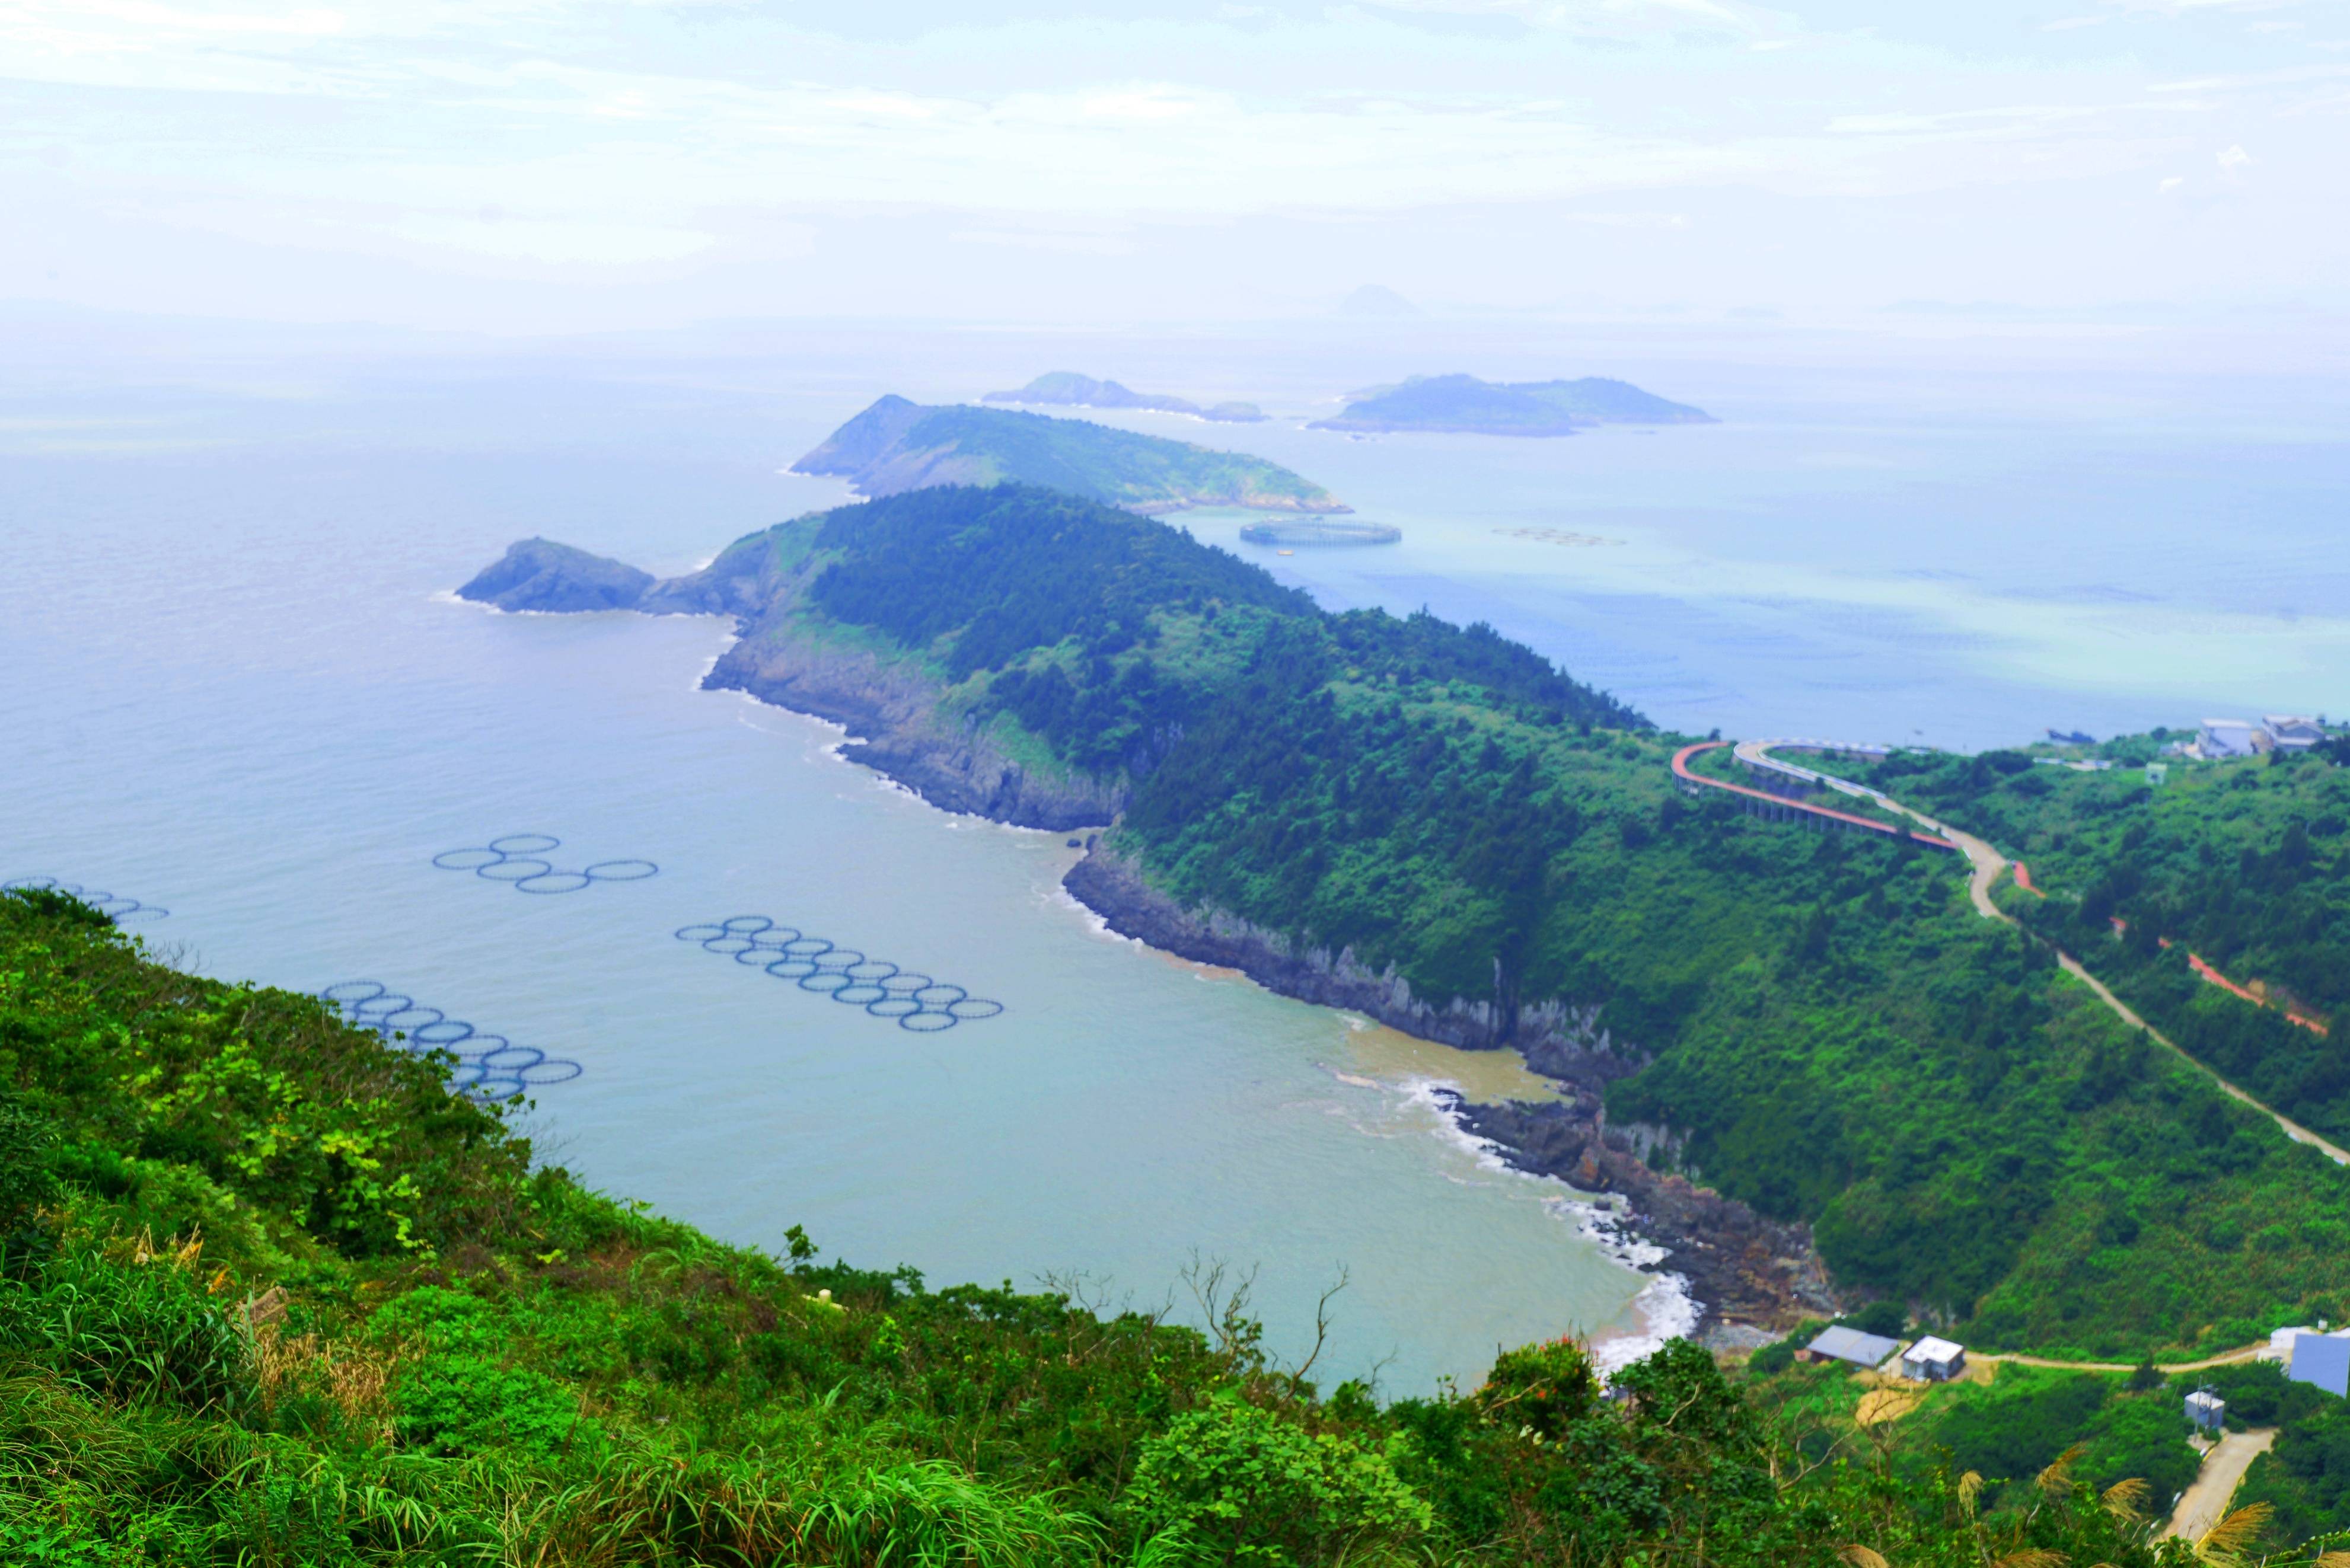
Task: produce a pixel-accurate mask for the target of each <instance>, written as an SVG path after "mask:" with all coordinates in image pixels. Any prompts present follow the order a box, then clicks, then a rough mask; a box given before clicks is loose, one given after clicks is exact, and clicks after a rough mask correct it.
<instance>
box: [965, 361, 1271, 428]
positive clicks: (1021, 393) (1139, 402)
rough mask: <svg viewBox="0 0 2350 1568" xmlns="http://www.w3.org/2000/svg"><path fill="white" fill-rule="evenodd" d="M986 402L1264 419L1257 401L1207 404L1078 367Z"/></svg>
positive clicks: (1223, 419)
mask: <svg viewBox="0 0 2350 1568" xmlns="http://www.w3.org/2000/svg"><path fill="white" fill-rule="evenodd" d="M980 401H982V402H983V403H1035V404H1040V405H1044V406H1046V407H1055V408H1076V409H1149V410H1155V411H1157V412H1159V413H1169V414H1191V415H1193V416H1195V417H1196V418H1199V419H1203V420H1215V421H1219V422H1221V423H1226V424H1250V423H1253V422H1255V421H1259V420H1262V419H1263V418H1264V410H1263V409H1260V408H1258V407H1257V406H1256V405H1255V404H1254V403H1242V402H1230V403H1212V404H1209V405H1207V406H1205V407H1202V406H1201V405H1200V404H1198V403H1195V402H1192V401H1191V400H1190V399H1188V398H1170V397H1165V396H1162V395H1159V394H1157V393H1152V392H1138V391H1135V390H1133V389H1131V388H1128V387H1121V386H1119V385H1118V383H1117V382H1116V381H1097V380H1095V379H1093V378H1092V377H1091V376H1080V375H1079V374H1077V373H1076V371H1075V370H1047V371H1045V373H1044V374H1043V375H1041V376H1039V377H1037V378H1036V379H1035V380H1033V381H1031V382H1029V383H1028V384H1027V385H1026V386H1024V387H1022V388H1019V389H1016V390H1014V391H1008V392H990V393H988V394H987V395H986V396H985V397H984V398H982V399H981V400H980Z"/></svg>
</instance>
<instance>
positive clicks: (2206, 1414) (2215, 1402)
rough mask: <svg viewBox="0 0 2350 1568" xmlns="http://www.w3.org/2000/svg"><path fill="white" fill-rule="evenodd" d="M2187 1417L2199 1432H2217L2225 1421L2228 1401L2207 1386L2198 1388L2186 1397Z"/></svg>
mask: <svg viewBox="0 0 2350 1568" xmlns="http://www.w3.org/2000/svg"><path fill="white" fill-rule="evenodd" d="M2187 1418H2188V1419H2189V1421H2192V1422H2194V1423H2195V1429H2196V1430H2197V1431H2199V1432H2212V1433H2217V1432H2218V1431H2219V1430H2220V1427H2221V1426H2223V1425H2225V1424H2226V1422H2227V1419H2228V1402H2227V1401H2226V1400H2225V1399H2222V1398H2220V1397H2219V1396H2218V1395H2217V1394H2214V1393H2212V1392H2211V1390H2210V1389H2209V1388H2198V1389H2197V1390H2195V1392H2194V1393H2192V1394H2189V1396H2188V1397H2187Z"/></svg>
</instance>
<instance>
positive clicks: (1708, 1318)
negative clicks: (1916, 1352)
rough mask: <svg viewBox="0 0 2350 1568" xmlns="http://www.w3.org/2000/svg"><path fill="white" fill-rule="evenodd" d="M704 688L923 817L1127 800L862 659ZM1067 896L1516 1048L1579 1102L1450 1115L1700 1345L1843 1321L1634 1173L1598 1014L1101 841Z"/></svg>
mask: <svg viewBox="0 0 2350 1568" xmlns="http://www.w3.org/2000/svg"><path fill="white" fill-rule="evenodd" d="M702 684H703V685H704V686H705V687H707V688H710V689H712V690H721V691H725V690H732V691H744V692H748V693H749V694H750V695H752V696H754V697H755V698H757V699H758V700H759V701H763V702H767V703H771V704H773V705H775V706H776V707H779V708H785V709H789V710H791V711H795V712H801V713H807V714H811V715H814V716H815V717H816V718H820V719H826V720H829V721H831V722H834V723H837V724H840V725H842V726H844V727H846V728H847V730H848V732H849V743H848V746H847V748H846V749H845V750H844V753H843V754H844V755H846V756H847V757H848V758H849V759H850V760H851V761H854V762H857V763H862V764H864V765H865V766H867V767H869V768H872V769H873V770H874V771H875V772H877V773H879V774H882V775H883V776H884V777H886V778H889V779H890V780H893V781H894V782H896V783H898V784H903V785H904V786H905V787H907V788H908V789H910V790H912V791H913V792H914V793H915V794H919V795H920V796H921V797H922V798H923V799H924V800H925V801H927V802H929V803H930V804H931V805H936V806H939V807H941V808H942V809H944V810H948V811H956V812H962V813H965V814H967V815H975V816H982V817H985V818H987V819H989V820H991V821H994V822H1001V823H1004V824H1006V825H1008V826H1014V827H1040V828H1048V829H1050V830H1052V831H1055V832H1068V831H1073V830H1076V829H1090V828H1098V827H1100V826H1102V825H1103V824H1105V823H1108V822H1111V821H1113V820H1115V818H1116V815H1117V813H1118V810H1120V809H1122V808H1123V806H1124V805H1125V798H1124V794H1123V792H1122V791H1118V790H1114V789H1111V788H1108V787H1107V786H1103V785H1098V784H1092V783H1091V782H1090V781H1083V782H1074V781H1073V782H1071V783H1069V784H1055V783H1049V782H1045V781H1040V780H1038V779H1036V778H1035V776H1034V775H1033V774H1028V773H1027V772H1025V771H1024V770H1023V769H1022V768H1021V767H1020V766H1019V765H1018V764H1017V763H1014V762H1013V761H1011V760H1010V759H1008V758H1006V757H1005V756H1004V755H1003V753H1001V751H999V750H998V749H996V748H995V747H993V746H992V745H991V744H990V743H989V742H987V740H986V738H985V737H984V736H983V735H979V734H976V733H972V732H962V733H957V732H953V731H952V730H951V729H949V728H947V727H944V726H941V724H940V723H939V722H937V720H936V718H935V709H934V708H933V707H932V706H931V702H930V701H928V700H927V699H928V695H929V694H928V692H927V691H925V689H924V684H923V683H922V682H921V681H920V680H919V679H915V678H910V677H908V676H904V675H897V676H893V675H892V673H891V672H890V671H889V669H888V668H887V667H886V666H884V665H883V664H882V662H881V661H880V660H879V659H875V658H873V657H872V656H870V655H867V654H862V653H846V654H844V653H841V652H839V651H837V650H832V649H823V648H819V647H816V646H813V645H802V644H799V643H797V642H795V641H777V640H767V641H764V642H763V643H762V644H761V645H760V646H759V647H758V648H757V649H755V650H754V649H753V647H752V645H751V642H750V639H743V640H740V641H737V642H736V643H735V644H734V646H733V648H731V649H728V650H727V652H726V653H725V654H724V655H723V656H722V657H721V658H720V659H719V660H718V662H717V664H716V665H715V666H713V667H712V670H711V671H710V673H709V675H708V676H706V677H705V678H704V679H703V681H702ZM1062 886H1063V887H1064V888H1066V889H1067V890H1068V893H1069V895H1070V896H1071V897H1072V898H1076V900H1077V902H1079V903H1080V904H1082V905H1084V906H1085V907H1086V908H1087V909H1090V910H1092V911H1093V912H1094V913H1095V914H1097V915H1098V916H1100V917H1101V919H1102V920H1103V922H1104V924H1106V925H1107V927H1108V929H1111V930H1113V931H1115V932H1117V933H1118V935H1120V936H1124V937H1131V938H1133V939H1134V940H1138V941H1140V942H1142V943H1144V944H1146V945H1147V946H1149V947H1153V948H1157V949H1159V950H1160V951H1162V952H1170V953H1173V954H1174V955H1176V956H1177V957H1179V958H1183V959H1189V960H1191V961H1193V962H1195V963H1203V964H1211V965H1215V966H1217V967H1219V968H1223V969H1232V970H1237V971H1240V972H1241V973H1243V974H1244V975H1246V976H1248V978H1249V979H1251V980H1252V981H1255V982H1256V983H1257V984H1259V985H1261V986H1263V987H1264V988H1265V989H1266V990H1267V991H1271V992H1276V993H1278V994H1280V995H1283V996H1288V997H1294V998H1295V999H1296V1000H1298V1001H1301V1002H1313V1003H1315V1005H1317V1006H1323V1007H1333V1008H1339V1009H1343V1010H1345V1011H1347V1012H1357V1013H1361V1014H1362V1015H1364V1016H1365V1017H1367V1018H1372V1019H1376V1020H1377V1021H1378V1022H1379V1023H1385V1024H1387V1025H1388V1026H1389V1027H1390V1028H1394V1029H1398V1030H1400V1031H1402V1032H1403V1033H1407V1034H1413V1035H1417V1036H1419V1038H1421V1039H1423V1040H1433V1041H1437V1042H1439V1043H1440V1044H1447V1045H1453V1046H1458V1047H1461V1048H1463V1049H1467V1050H1501V1049H1515V1050H1516V1051H1518V1052H1519V1053H1520V1054H1522V1055H1523V1057H1524V1058H1525V1061H1526V1064H1527V1065H1528V1066H1530V1067H1531V1068H1533V1069H1534V1071H1535V1072H1537V1073H1541V1074H1543V1075H1544V1076H1546V1077H1550V1078H1553V1079H1555V1080H1557V1081H1559V1082H1560V1083H1561V1084H1562V1085H1565V1086H1566V1087H1567V1088H1568V1089H1569V1091H1570V1095H1571V1097H1570V1098H1569V1099H1567V1100H1565V1101H1561V1102H1554V1103H1546V1104H1540V1105H1534V1104H1527V1103H1525V1102H1522V1101H1507V1102H1503V1103H1502V1104H1498V1105H1475V1104H1471V1103H1468V1102H1466V1101H1461V1102H1459V1103H1456V1104H1453V1105H1450V1106H1447V1107H1446V1108H1447V1109H1448V1111H1449V1112H1450V1114H1451V1115H1452V1116H1453V1117H1454V1119H1455V1121H1456V1122H1457V1123H1458V1124H1459V1126H1460V1127H1461V1128H1462V1130H1463V1131H1465V1132H1467V1133H1469V1134H1470V1135H1471V1136H1472V1137H1477V1138H1479V1139H1481V1140H1482V1141H1484V1142H1485V1143H1486V1144H1487V1145H1489V1146H1490V1147H1492V1150H1493V1152H1494V1153H1495V1154H1496V1155H1497V1156H1498V1157H1499V1158H1501V1159H1503V1161H1504V1162H1505V1163H1507V1164H1509V1165H1510V1166H1512V1167H1513V1168H1516V1169H1519V1170H1523V1171H1526V1172H1528V1173H1529V1174H1532V1175H1536V1176H1547V1177H1553V1178H1555V1179H1558V1180H1561V1181H1563V1182H1565V1183H1566V1184H1567V1185H1568V1186H1570V1187H1572V1188H1574V1189H1576V1190H1577V1191H1579V1192H1581V1193H1584V1194H1588V1195H1601V1194H1614V1195H1617V1196H1618V1197H1620V1198H1622V1199H1624V1201H1625V1204H1626V1206H1627V1211H1626V1214H1625V1219H1624V1224H1625V1226H1626V1228H1627V1231H1629V1232H1630V1233H1631V1234H1632V1235H1633V1236H1635V1237H1637V1239H1638V1240H1639V1241H1646V1242H1648V1243H1650V1244H1652V1245H1653V1247H1654V1248H1655V1249H1657V1250H1658V1251H1661V1252H1662V1253H1663V1256H1662V1257H1661V1258H1659V1259H1658V1260H1657V1261H1656V1262H1651V1263H1646V1264H1642V1265H1639V1266H1641V1267H1642V1268H1643V1269H1644V1270H1645V1271H1646V1272H1654V1273H1659V1274H1674V1275H1679V1277H1680V1278H1681V1279H1682V1280H1683V1281H1685V1282H1686V1283H1687V1287H1688V1291H1689V1293H1690V1297H1691V1298H1692V1299H1693V1300H1694V1301H1695V1302H1696V1303H1698V1305H1699V1306H1700V1308H1701V1309H1702V1310H1703V1312H1704V1314H1705V1317H1704V1320H1703V1321H1704V1328H1703V1330H1702V1332H1701V1333H1700V1336H1699V1337H1700V1341H1701V1342H1702V1343H1705V1344H1707V1345H1710V1346H1711V1347H1715V1348H1721V1349H1733V1350H1745V1349H1751V1348H1752V1347H1753V1346H1754V1345H1757V1344H1759V1343H1763V1341H1765V1340H1767V1339H1770V1338H1775V1337H1777V1335H1778V1334H1781V1333H1784V1332H1785V1331H1786V1330H1788V1329H1790V1328H1792V1327H1793V1326H1794V1324H1796V1323H1797V1322H1798V1321H1800V1320H1801V1319H1803V1318H1804V1317H1806V1316H1833V1315H1834V1314H1835V1313H1837V1312H1838V1311H1840V1310H1842V1309H1841V1307H1840V1306H1839V1304H1838V1303H1837V1300H1836V1296H1835V1290H1834V1288H1833V1286H1831V1285H1830V1284H1829V1283H1828V1281H1827V1277H1826V1273H1825V1270H1824V1269H1823V1268H1822V1266H1821V1264H1820V1262H1819V1257H1818V1254H1817V1253H1816V1252H1815V1251H1814V1250H1813V1248H1812V1241H1811V1233H1810V1228H1809V1227H1807V1226H1804V1225H1801V1224H1783V1223H1780V1222H1777V1221H1773V1220H1766V1219H1764V1218H1763V1216H1762V1215H1760V1214H1757V1213H1756V1212H1755V1211H1754V1210H1752V1209H1750V1208H1748V1207H1747V1206H1746V1205H1745V1204H1743V1203H1741V1202H1739V1201H1737V1200H1736V1199H1730V1198H1724V1197H1722V1196H1721V1194H1719V1193H1717V1192H1714V1191H1712V1190H1711V1189H1706V1188H1701V1187H1698V1186H1696V1185H1694V1184H1692V1183H1691V1182H1690V1180H1689V1179H1687V1178H1686V1177H1682V1176H1679V1175H1676V1174H1671V1173H1659V1172H1658V1171H1656V1170H1654V1169H1652V1168H1650V1167H1649V1166H1648V1162H1647V1159H1646V1158H1644V1156H1645V1153H1646V1150H1647V1148H1648V1147H1651V1146H1653V1144H1654V1142H1655V1141H1656V1139H1655V1137H1653V1136H1643V1131H1644V1130H1643V1129H1626V1128H1620V1127H1609V1126H1608V1125H1607V1111H1606V1108H1605V1106H1603V1105H1602V1103H1601V1098H1600V1096H1601V1095H1602V1093H1603V1092H1604V1091H1605V1089H1606V1087H1607V1085H1608V1084H1609V1083H1611V1082H1613V1081H1614V1080H1615V1079H1617V1078H1620V1077H1625V1076H1627V1075H1630V1074H1632V1073H1634V1072H1637V1071H1638V1069H1639V1067H1640V1066H1641V1065H1642V1062H1643V1059H1642V1058H1640V1057H1638V1056H1636V1055H1630V1054H1620V1053H1619V1052H1617V1050H1616V1049H1614V1048H1613V1042H1611V1041H1610V1039H1609V1037H1608V1035H1607V1031H1605V1030H1604V1029H1601V1028H1600V1027H1599V1026H1598V1023H1597V1012H1598V1010H1597V1009H1596V1008H1589V1007H1585V1008H1576V1007H1570V1006H1567V1005H1566V1004H1565V1003H1562V1002H1543V1003H1539V1004H1532V1005H1526V1006H1522V1007H1520V1008H1519V1009H1518V1015H1517V1017H1516V1019H1515V1020H1514V1021H1510V1023H1511V1026H1510V1027H1507V1028H1505V1027H1504V1020H1503V1019H1502V1018H1501V1017H1499V1016H1498V1015H1497V1010H1496V1009H1495V1008H1494V1007H1493V1006H1492V1004H1491V1003H1489V1002H1465V1001H1462V1000H1461V999H1458V998H1456V999H1454V1000H1453V1001H1452V1002H1450V1003H1449V1004H1447V1005H1445V1006H1443V1007H1438V1006H1435V1005H1434V1004H1432V1003H1430V1002H1427V1001H1426V1000H1424V999H1423V998H1421V997H1419V996H1418V995H1417V994H1415V993H1414V992H1413V991H1412V989H1411V987H1410V985H1409V983H1408V982H1407V981H1405V980H1404V979H1403V978H1402V977H1401V976H1400V975H1399V974H1397V973H1396V972H1395V971H1394V970H1393V969H1392V968H1390V969H1388V970H1387V971H1384V972H1382V971H1374V970H1372V969H1370V968H1368V967H1367V965H1365V964H1363V963H1362V962H1360V961H1358V960H1357V958H1356V956H1355V954H1354V952H1353V951H1352V950H1342V951H1339V952H1336V953H1332V952H1329V951H1327V950H1322V949H1307V950H1298V949H1297V948H1296V947H1295V944H1293V943H1291V942H1290V941H1289V940H1287V939H1286V938H1284V936H1283V935H1282V934H1281V933H1279V932H1277V931H1271V930H1267V929H1263V928H1262V927H1259V926H1256V925H1253V924H1252V923H1251V922H1249V921H1247V920H1244V919H1241V918H1239V917H1238V916H1235V915H1232V914H1230V913H1227V912H1223V911H1214V910H1210V911H1201V910H1194V909H1186V908H1184V907H1183V906H1182V905H1181V904H1180V903H1178V902H1177V901H1176V900H1175V899H1174V898H1170V897H1169V896H1168V895H1167V894H1166V893H1164V892H1162V891H1161V890H1160V889H1159V888H1156V887H1154V886H1152V885H1151V883H1150V882H1149V880H1147V879H1146V878H1145V877H1144V876H1143V875H1142V872H1141V870H1140V868H1139V867H1137V866H1136V865H1135V864H1134V863H1133V862H1132V861H1131V860H1130V859H1128V857H1124V856H1122V855H1120V854H1119V853H1118V851H1117V850H1116V849H1114V848H1111V847H1109V846H1107V844H1106V843H1104V842H1102V841H1100V840H1098V839H1097V840H1096V841H1095V842H1094V844H1093V845H1092V846H1091V848H1090V849H1089V850H1088V851H1087V854H1086V856H1085V857H1084V858H1083V859H1081V860H1079V861H1078V862H1077V863H1076V865H1075V866H1074V867H1070V869H1069V872H1068V874H1067V876H1066V877H1064V878H1063V879H1062Z"/></svg>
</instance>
